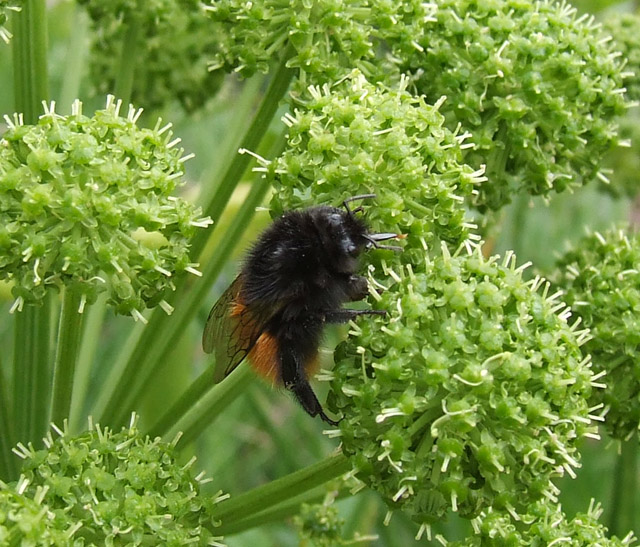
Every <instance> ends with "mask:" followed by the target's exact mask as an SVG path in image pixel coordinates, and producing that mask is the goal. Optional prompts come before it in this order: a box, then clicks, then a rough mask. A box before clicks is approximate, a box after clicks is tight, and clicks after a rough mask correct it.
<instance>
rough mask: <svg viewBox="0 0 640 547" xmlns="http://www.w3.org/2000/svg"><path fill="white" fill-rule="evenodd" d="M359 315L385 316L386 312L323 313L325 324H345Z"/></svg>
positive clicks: (338, 311) (350, 311) (348, 311)
mask: <svg viewBox="0 0 640 547" xmlns="http://www.w3.org/2000/svg"><path fill="white" fill-rule="evenodd" d="M360 315H387V310H331V311H328V312H325V314H324V320H325V321H326V322H327V323H346V322H348V321H351V320H352V319H355V318H356V317H358V316H360Z"/></svg>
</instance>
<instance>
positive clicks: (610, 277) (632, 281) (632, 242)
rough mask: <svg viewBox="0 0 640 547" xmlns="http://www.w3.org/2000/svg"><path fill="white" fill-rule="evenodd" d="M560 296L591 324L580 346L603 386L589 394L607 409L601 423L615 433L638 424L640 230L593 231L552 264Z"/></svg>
mask: <svg viewBox="0 0 640 547" xmlns="http://www.w3.org/2000/svg"><path fill="white" fill-rule="evenodd" d="M555 275H556V282H557V283H558V285H559V286H561V287H563V288H564V289H565V291H566V297H565V299H566V301H567V303H569V304H570V305H571V307H572V308H573V310H574V313H575V314H576V315H577V316H578V317H579V318H580V319H581V320H582V322H583V324H584V325H585V326H586V327H588V328H589V329H590V330H591V339H590V340H589V341H588V342H587V343H586V344H585V351H588V352H589V353H591V355H592V357H593V366H594V370H595V371H596V372H598V375H599V376H604V375H605V374H606V376H605V378H604V380H605V381H606V384H607V388H606V389H605V390H604V391H600V390H597V391H594V393H593V398H594V401H595V402H597V403H602V404H604V405H605V407H606V408H607V409H608V413H607V414H606V421H605V427H606V428H607V431H608V432H609V434H610V435H611V436H613V437H614V438H616V439H626V438H628V437H629V436H630V435H632V434H633V432H635V431H638V430H640V234H638V233H637V232H636V233H634V232H630V231H628V230H625V229H611V230H608V231H606V232H604V233H602V234H601V233H599V232H594V233H591V234H588V235H587V236H586V237H584V238H583V239H582V240H580V241H579V242H578V243H577V244H576V245H575V246H574V247H573V248H572V249H570V250H569V251H567V252H566V253H565V254H564V255H563V256H562V257H561V258H560V259H559V260H558V262H557V264H556V273H555Z"/></svg>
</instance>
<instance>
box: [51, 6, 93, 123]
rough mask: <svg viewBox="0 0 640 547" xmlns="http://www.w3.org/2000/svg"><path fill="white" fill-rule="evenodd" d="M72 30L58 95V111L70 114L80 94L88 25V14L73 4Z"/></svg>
mask: <svg viewBox="0 0 640 547" xmlns="http://www.w3.org/2000/svg"><path fill="white" fill-rule="evenodd" d="M71 24H72V26H73V32H71V33H70V36H69V42H68V46H67V54H66V56H65V64H64V76H63V78H62V88H61V90H60V96H59V97H58V103H59V106H58V109H57V110H58V111H60V112H63V113H65V114H71V105H72V103H73V101H74V100H76V99H77V98H78V97H79V96H80V82H81V80H82V74H83V66H84V63H85V60H86V58H87V54H88V51H87V47H86V44H85V42H86V40H87V30H88V27H89V21H88V16H87V14H86V12H85V10H84V9H83V8H81V7H80V6H78V5H77V4H76V5H75V8H74V13H73V21H72V22H71Z"/></svg>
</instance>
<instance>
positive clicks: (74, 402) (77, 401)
mask: <svg viewBox="0 0 640 547" xmlns="http://www.w3.org/2000/svg"><path fill="white" fill-rule="evenodd" d="M106 301H107V299H106V296H104V295H101V296H100V297H99V298H98V300H97V301H96V302H95V303H94V304H92V305H91V307H90V308H89V310H88V311H87V316H86V318H85V326H84V333H83V336H82V341H81V345H80V350H79V355H78V363H77V366H76V372H75V375H74V378H73V391H72V395H71V410H70V412H69V429H70V431H71V432H79V431H81V430H82V429H84V426H85V425H86V416H85V415H84V413H83V410H84V405H85V401H86V397H87V392H88V389H89V383H90V380H91V372H92V370H93V363H94V359H95V355H96V350H97V349H98V342H99V341H100V337H101V333H102V328H103V323H104V316H105V313H106V311H107V303H106Z"/></svg>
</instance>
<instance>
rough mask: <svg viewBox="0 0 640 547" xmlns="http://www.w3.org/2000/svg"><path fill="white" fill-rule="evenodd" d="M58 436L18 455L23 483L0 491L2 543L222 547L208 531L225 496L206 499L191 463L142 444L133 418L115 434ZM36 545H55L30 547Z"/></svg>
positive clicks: (170, 448)
mask: <svg viewBox="0 0 640 547" xmlns="http://www.w3.org/2000/svg"><path fill="white" fill-rule="evenodd" d="M55 429H56V431H57V432H58V433H59V435H60V436H59V437H57V438H56V439H55V440H54V439H53V436H52V435H51V433H49V435H48V436H47V437H46V438H45V448H44V449H42V450H34V448H33V447H32V446H31V445H29V447H25V446H24V445H22V444H20V445H18V448H17V449H16V450H15V452H16V454H18V455H19V456H20V457H21V458H23V460H24V462H23V466H22V476H21V479H20V480H19V481H18V482H17V483H16V484H15V485H12V486H10V487H7V486H6V485H4V490H0V538H2V535H3V534H4V536H5V537H10V538H12V539H20V540H22V541H23V543H22V544H23V545H36V544H37V545H60V546H62V545H65V546H68V545H78V546H80V545H88V544H91V545H121V544H122V545H125V544H126V545H147V544H148V542H149V540H151V539H152V540H153V542H154V544H158V545H159V544H161V545H170V546H175V547H178V546H181V545H221V544H220V543H219V542H218V540H219V539H221V538H219V537H215V536H214V534H213V533H212V532H211V531H210V530H211V529H213V526H214V521H213V516H212V515H213V511H214V508H215V507H216V505H217V503H218V502H219V501H221V500H223V499H225V498H226V497H227V496H224V495H222V493H221V492H218V493H217V494H216V495H215V496H213V497H208V496H203V495H202V494H201V492H200V489H201V485H202V484H203V483H204V482H207V481H206V480H203V479H202V474H200V475H197V476H195V477H194V476H193V472H192V469H191V467H192V465H193V463H194V461H195V458H193V459H192V460H190V461H189V462H188V463H187V464H186V465H183V464H181V463H179V462H178V461H176V455H175V453H176V450H175V443H172V444H167V443H163V442H161V441H160V439H159V438H156V439H154V440H151V439H149V437H143V436H142V435H141V434H140V433H139V431H138V429H137V427H136V418H135V415H134V417H133V418H132V420H131V424H130V426H129V427H128V428H123V429H122V430H121V431H120V432H119V433H115V432H113V431H111V430H110V429H108V428H105V429H102V428H100V426H98V425H97V424H96V425H93V424H91V423H90V427H89V431H87V432H85V433H82V434H80V435H77V436H70V435H69V434H67V433H66V432H63V431H60V430H58V429H57V428H55ZM3 516H4V518H3ZM35 534H39V535H35ZM33 537H36V538H38V537H41V538H44V539H48V538H53V539H52V540H51V541H50V542H49V543H47V541H44V539H43V541H42V542H36V543H28V541H29V540H30V539H31V538H33ZM62 539H64V541H63V540H62Z"/></svg>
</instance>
